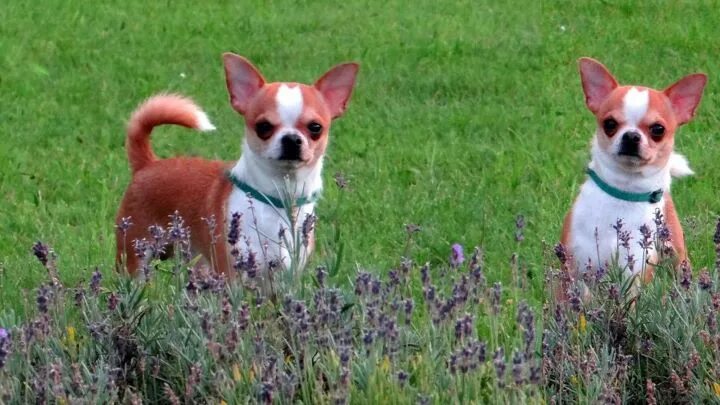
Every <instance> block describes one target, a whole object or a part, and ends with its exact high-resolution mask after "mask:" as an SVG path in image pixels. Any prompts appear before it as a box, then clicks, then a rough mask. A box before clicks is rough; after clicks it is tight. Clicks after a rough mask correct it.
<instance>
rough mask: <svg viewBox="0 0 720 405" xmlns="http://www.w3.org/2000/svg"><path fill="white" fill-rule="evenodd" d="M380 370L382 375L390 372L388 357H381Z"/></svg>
mask: <svg viewBox="0 0 720 405" xmlns="http://www.w3.org/2000/svg"><path fill="white" fill-rule="evenodd" d="M380 370H381V371H382V372H384V373H387V372H389V371H390V357H388V356H385V357H383V360H382V363H380Z"/></svg>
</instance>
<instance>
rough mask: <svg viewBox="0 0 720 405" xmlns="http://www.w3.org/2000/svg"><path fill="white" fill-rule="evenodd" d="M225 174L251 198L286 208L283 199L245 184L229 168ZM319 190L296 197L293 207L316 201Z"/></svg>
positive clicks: (318, 197) (318, 196)
mask: <svg viewBox="0 0 720 405" xmlns="http://www.w3.org/2000/svg"><path fill="white" fill-rule="evenodd" d="M225 175H226V176H227V178H228V180H230V182H231V183H232V184H233V185H234V186H235V187H237V188H239V189H240V190H242V191H244V192H245V193H247V195H249V196H250V197H252V198H253V199H255V200H258V201H260V202H262V203H265V204H268V205H272V206H273V207H275V208H279V209H285V208H286V207H285V203H284V202H283V200H281V199H279V198H277V197H273V196H271V195H267V194H263V193H261V192H260V191H258V190H257V189H256V188H254V187H252V186H250V185H249V184H247V183H245V182H243V181H241V180H240V179H238V178H237V177H235V176H234V175H233V174H232V173H231V172H230V171H229V170H228V171H227V172H225ZM321 192H322V190H318V191H316V192H314V193H312V194H311V195H309V196H308V197H300V198H298V199H296V200H295V201H293V207H302V206H303V205H307V204H312V203H315V202H317V200H319V199H320V194H321Z"/></svg>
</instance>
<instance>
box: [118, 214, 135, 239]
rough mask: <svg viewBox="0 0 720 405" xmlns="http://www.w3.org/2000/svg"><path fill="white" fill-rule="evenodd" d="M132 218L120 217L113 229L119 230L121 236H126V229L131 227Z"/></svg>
mask: <svg viewBox="0 0 720 405" xmlns="http://www.w3.org/2000/svg"><path fill="white" fill-rule="evenodd" d="M131 220H132V217H122V218H120V222H119V223H118V224H117V225H115V227H116V228H117V229H118V230H120V232H122V233H123V235H127V231H128V229H130V227H131V226H132V225H133V223H132V222H131Z"/></svg>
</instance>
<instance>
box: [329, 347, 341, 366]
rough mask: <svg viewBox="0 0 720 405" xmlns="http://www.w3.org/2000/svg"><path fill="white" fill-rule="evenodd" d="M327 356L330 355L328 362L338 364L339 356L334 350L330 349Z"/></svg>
mask: <svg viewBox="0 0 720 405" xmlns="http://www.w3.org/2000/svg"><path fill="white" fill-rule="evenodd" d="M328 357H330V362H331V363H332V365H333V366H334V367H339V366H340V358H339V357H338V355H337V353H335V350H330V354H328Z"/></svg>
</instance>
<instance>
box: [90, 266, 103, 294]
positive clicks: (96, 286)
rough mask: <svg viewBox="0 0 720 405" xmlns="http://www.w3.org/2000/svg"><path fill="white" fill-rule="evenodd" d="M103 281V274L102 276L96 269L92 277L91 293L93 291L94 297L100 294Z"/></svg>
mask: <svg viewBox="0 0 720 405" xmlns="http://www.w3.org/2000/svg"><path fill="white" fill-rule="evenodd" d="M101 280H102V274H100V271H98V269H95V271H94V272H93V274H92V277H91V278H90V291H92V293H93V295H95V296H97V295H98V294H99V293H100V281H101Z"/></svg>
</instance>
